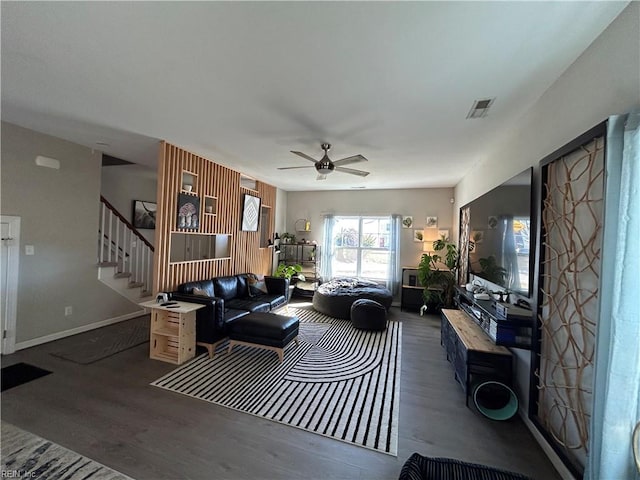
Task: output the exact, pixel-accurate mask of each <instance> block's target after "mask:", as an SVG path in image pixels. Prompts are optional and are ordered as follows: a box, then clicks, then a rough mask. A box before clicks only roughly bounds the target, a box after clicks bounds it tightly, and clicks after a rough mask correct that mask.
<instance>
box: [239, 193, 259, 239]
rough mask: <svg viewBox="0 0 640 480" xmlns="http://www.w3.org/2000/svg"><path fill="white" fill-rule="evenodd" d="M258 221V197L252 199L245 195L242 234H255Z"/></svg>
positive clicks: (251, 196) (250, 196)
mask: <svg viewBox="0 0 640 480" xmlns="http://www.w3.org/2000/svg"><path fill="white" fill-rule="evenodd" d="M259 220H260V197H254V196H253V195H249V194H247V193H245V195H244V202H243V207H242V227H241V228H240V230H242V231H243V232H257V231H258V223H259Z"/></svg>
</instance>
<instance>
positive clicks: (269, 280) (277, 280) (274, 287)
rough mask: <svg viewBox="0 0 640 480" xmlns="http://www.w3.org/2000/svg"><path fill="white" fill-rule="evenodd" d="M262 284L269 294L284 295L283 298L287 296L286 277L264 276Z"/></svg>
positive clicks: (287, 284)
mask: <svg viewBox="0 0 640 480" xmlns="http://www.w3.org/2000/svg"><path fill="white" fill-rule="evenodd" d="M264 284H265V285H266V286H267V292H269V293H270V294H271V295H284V298H289V279H288V278H282V277H270V276H265V277H264Z"/></svg>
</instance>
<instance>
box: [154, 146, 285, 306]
mask: <svg viewBox="0 0 640 480" xmlns="http://www.w3.org/2000/svg"><path fill="white" fill-rule="evenodd" d="M240 176H241V174H240V172H236V171H234V170H231V169H230V168H227V167H224V166H222V165H218V164H216V163H213V162H212V161H210V160H208V159H206V158H203V157H200V156H198V155H195V154H193V153H191V152H188V151H186V150H184V149H181V148H179V147H176V146H174V145H171V144H169V143H167V142H161V144H160V152H159V161H158V195H157V198H158V209H157V213H156V239H155V243H156V250H155V255H154V286H153V288H154V293H155V292H158V291H172V290H174V289H175V288H176V287H177V285H178V284H180V283H184V282H188V281H192V280H202V279H206V278H211V277H215V276H221V275H233V274H236V273H244V272H253V273H261V274H268V273H270V269H271V259H272V250H271V249H270V248H260V232H243V231H241V230H240V226H241V217H242V199H243V193H250V194H251V195H254V196H257V197H259V198H260V199H261V202H262V205H264V206H269V207H272V208H275V201H276V188H275V187H274V186H272V185H268V184H265V183H262V182H260V181H257V182H256V190H249V189H246V188H244V187H241V185H240ZM185 185H191V187H189V188H188V189H185ZM179 195H182V196H184V195H191V196H194V197H197V198H198V200H199V204H200V205H201V207H200V208H199V212H198V221H197V225H198V228H197V229H194V228H192V227H191V228H189V227H187V226H186V224H185V226H184V227H181V226H180V225H181V224H179V223H178V222H177V221H176V219H177V218H178V212H177V205H178V198H179ZM207 198H208V199H209V200H208V201H207V202H205V200H206V199H207ZM212 199H215V210H214V209H213V208H211V209H210V211H209V212H207V211H206V210H205V206H206V205H207V204H209V205H211V201H212ZM192 225H193V224H192ZM273 231H274V226H273V218H272V219H271V225H269V226H268V228H267V232H268V235H269V236H270V238H271V237H273ZM172 232H182V233H185V234H199V235H202V234H211V235H216V234H226V235H229V236H230V237H229V248H228V255H229V256H228V257H227V258H215V259H212V258H208V259H203V260H192V261H188V262H171V261H170V255H171V233H172Z"/></svg>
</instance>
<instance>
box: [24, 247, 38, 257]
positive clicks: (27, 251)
mask: <svg viewBox="0 0 640 480" xmlns="http://www.w3.org/2000/svg"><path fill="white" fill-rule="evenodd" d="M35 253H36V249H35V248H34V246H33V245H25V246H24V254H25V255H34V254H35Z"/></svg>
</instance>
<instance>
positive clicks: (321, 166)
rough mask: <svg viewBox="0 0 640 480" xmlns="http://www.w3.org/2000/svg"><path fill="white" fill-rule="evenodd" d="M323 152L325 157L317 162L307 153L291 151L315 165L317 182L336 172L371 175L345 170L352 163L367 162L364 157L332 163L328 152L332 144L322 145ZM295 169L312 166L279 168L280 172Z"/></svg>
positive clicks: (352, 157) (361, 175)
mask: <svg viewBox="0 0 640 480" xmlns="http://www.w3.org/2000/svg"><path fill="white" fill-rule="evenodd" d="M321 148H322V150H324V156H323V157H322V158H321V159H320V160H316V159H314V158H312V157H310V156H309V155H307V154H306V153H302V152H296V151H294V150H291V153H295V154H296V155H298V156H300V157H302V158H304V159H305V160H309V161H311V162H313V163H314V164H315V165H313V167H315V169H316V171H317V172H318V177H317V178H316V180H324V179H325V178H327V175H328V174H330V173H331V172H333V171H334V170H335V171H337V172H343V173H350V174H351V175H358V176H360V177H366V176H367V175H369V172H365V171H363V170H356V169H355V168H345V167H343V165H349V164H351V163H357V162H367V161H368V160H367V159H366V158H364V157H363V156H362V155H352V156H350V157H346V158H342V159H340V160H336V161H335V162H332V161H331V160H330V159H329V156H328V155H327V151H328V150H329V149H330V148H331V144H330V143H323V144H322V145H321ZM293 168H311V165H308V166H304V167H279V168H278V170H291V169H293Z"/></svg>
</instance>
